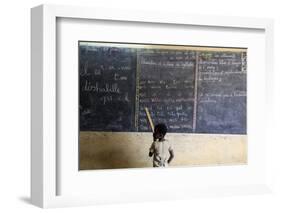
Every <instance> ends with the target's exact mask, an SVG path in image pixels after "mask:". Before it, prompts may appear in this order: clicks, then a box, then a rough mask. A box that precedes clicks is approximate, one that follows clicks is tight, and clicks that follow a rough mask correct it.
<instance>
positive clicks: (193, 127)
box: [192, 52, 199, 132]
mask: <svg viewBox="0 0 281 213" xmlns="http://www.w3.org/2000/svg"><path fill="white" fill-rule="evenodd" d="M198 60H199V54H198V52H196V59H195V74H194V105H193V122H192V125H193V126H192V130H193V132H195V131H196V120H197V92H198V88H197V87H198V83H197V82H198Z"/></svg>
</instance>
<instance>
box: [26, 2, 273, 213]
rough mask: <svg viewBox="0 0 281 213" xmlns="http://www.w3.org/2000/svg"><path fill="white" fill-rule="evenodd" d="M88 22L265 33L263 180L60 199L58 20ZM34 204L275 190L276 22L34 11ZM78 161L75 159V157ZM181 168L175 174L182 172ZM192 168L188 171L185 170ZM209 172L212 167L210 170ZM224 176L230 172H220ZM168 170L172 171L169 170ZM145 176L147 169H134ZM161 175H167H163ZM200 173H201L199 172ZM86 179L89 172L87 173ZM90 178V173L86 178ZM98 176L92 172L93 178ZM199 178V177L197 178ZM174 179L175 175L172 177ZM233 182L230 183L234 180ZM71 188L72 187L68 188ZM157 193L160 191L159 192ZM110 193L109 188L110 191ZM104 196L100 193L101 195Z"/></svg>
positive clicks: (67, 9)
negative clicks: (272, 152) (272, 159)
mask: <svg viewBox="0 0 281 213" xmlns="http://www.w3.org/2000/svg"><path fill="white" fill-rule="evenodd" d="M58 18H65V19H76V18H77V19H87V20H101V21H102V20H108V21H119V22H136V23H153V24H156V25H157V24H158V25H167V26H168V27H169V26H173V25H175V26H176V25H187V26H188V25H193V26H201V27H214V28H215V27H220V28H221V27H223V28H227V29H229V30H231V29H256V30H261V31H264V35H265V39H264V41H265V52H264V54H265V59H264V60H265V69H264V74H265V75H266V79H265V86H266V87H265V89H264V90H265V91H263V92H264V93H265V95H266V104H265V106H264V107H266V112H267V114H266V117H265V118H266V119H265V121H264V122H265V125H266V127H265V133H264V138H265V141H264V142H263V144H262V146H263V147H267V152H266V151H265V150H263V151H262V152H261V153H260V154H261V155H262V156H263V158H264V159H266V161H265V162H264V164H265V165H264V166H263V167H262V168H261V169H259V171H258V172H259V173H264V174H263V175H264V176H265V178H264V179H262V181H260V180H259V181H257V180H256V181H253V182H254V184H249V183H246V182H245V183H235V182H233V184H232V185H229V184H228V185H217V186H210V187H208V186H206V185H201V187H200V183H198V184H197V185H196V184H195V187H194V188H188V191H187V190H186V189H187V188H185V187H184V186H183V187H182V188H177V187H174V186H171V187H170V188H169V189H167V190H165V191H164V194H165V195H167V193H169V192H171V193H170V194H171V195H169V196H158V197H155V196H154V195H156V194H157V193H156V194H154V195H153V194H152V195H151V196H145V194H144V193H143V194H140V193H137V190H136V193H135V194H133V191H130V193H129V192H127V194H126V193H124V195H123V196H120V195H119V193H116V192H114V193H112V194H113V195H112V196H110V194H106V193H104V194H102V193H101V194H96V195H95V196H91V195H87V194H85V195H83V194H82V195H58V184H61V183H60V182H59V181H58V180H59V178H58V174H59V173H60V169H61V168H60V167H59V166H58V162H57V161H58V159H59V158H60V156H59V154H60V153H59V152H58V146H57V143H56V141H57V137H58V136H57V134H58V133H57V128H56V126H57V116H58V115H57V110H56V109H57V87H58V84H59V83H60V82H58V81H57V74H56V70H57V58H56V55H57V54H56V51H57V42H56V36H57V19H58ZM31 27H32V29H31V42H32V45H31V56H32V63H31V65H32V66H31V78H32V79H31V80H32V88H31V90H32V91H31V97H32V103H31V112H32V115H31V116H32V118H31V131H32V133H31V201H32V203H33V204H35V205H37V206H40V207H43V208H47V207H59V206H76V205H91V204H97V203H114V202H115V203H116V202H129V201H133V202H138V201H143V200H164V199H178V198H186V197H197V196H214V195H219V196H220V195H233V194H237V195H241V194H252V193H264V192H270V191H271V169H270V168H271V164H270V163H271V162H270V158H269V154H268V150H270V143H269V142H270V137H271V136H270V132H271V131H272V130H271V129H272V128H271V125H272V124H271V123H272V122H271V119H272V110H271V109H272V108H273V97H272V94H271V91H272V89H273V85H272V82H273V80H272V79H273V21H272V20H271V19H257V18H241V17H216V16H203V15H188V14H173V13H169V14H167V13H159V12H157V13H153V12H151V11H150V12H148V11H122V10H113V9H101V8H85V7H74V6H57V5H56V6H54V5H41V6H38V7H35V8H32V10H31ZM73 157H74V158H76V156H73ZM184 169H185V168H181V169H179V170H178V171H177V172H179V174H180V172H181V171H183V170H184ZM186 169H188V168H186ZM206 169H209V170H210V168H206ZM221 169H222V170H224V171H225V172H226V171H228V170H229V168H228V169H226V168H221ZM167 171H168V172H169V170H167ZM114 172H115V171H110V172H109V173H105V174H104V175H105V176H109V175H112V174H113V173H114ZM135 172H136V173H137V174H138V175H140V176H143V175H144V171H143V170H138V171H135ZM159 173H163V175H167V174H168V173H167V172H166V171H165V172H164V171H159ZM198 174H199V173H198ZM84 175H85V174H84ZM86 175H87V174H86ZM93 175H94V174H93ZM195 176H196V175H195ZM171 178H174V176H171ZM230 182H231V181H230ZM70 190H71V189H70ZM155 190H156V191H157V190H158V193H161V191H159V189H155ZM109 191H110V190H109ZM99 192H101V191H99Z"/></svg>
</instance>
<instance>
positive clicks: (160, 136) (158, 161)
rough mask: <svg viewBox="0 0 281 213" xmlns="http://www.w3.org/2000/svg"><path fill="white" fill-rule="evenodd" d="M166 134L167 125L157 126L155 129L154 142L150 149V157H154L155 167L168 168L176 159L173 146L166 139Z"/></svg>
mask: <svg viewBox="0 0 281 213" xmlns="http://www.w3.org/2000/svg"><path fill="white" fill-rule="evenodd" d="M166 132H167V127H166V125H165V124H157V125H156V126H155V128H154V133H153V140H154V141H153V143H152V144H151V147H150V149H149V156H150V157H151V156H153V167H167V166H168V164H169V163H170V162H171V161H172V159H173V158H174V151H173V147H172V144H171V142H170V141H168V140H166V139H165V138H164V137H165V135H166Z"/></svg>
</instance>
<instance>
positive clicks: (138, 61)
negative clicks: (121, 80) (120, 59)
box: [135, 50, 141, 131]
mask: <svg viewBox="0 0 281 213" xmlns="http://www.w3.org/2000/svg"><path fill="white" fill-rule="evenodd" d="M140 63H141V62H140V52H139V50H137V69H136V103H135V108H136V109H135V128H136V131H138V130H139V125H138V123H139V90H140V88H139V79H140Z"/></svg>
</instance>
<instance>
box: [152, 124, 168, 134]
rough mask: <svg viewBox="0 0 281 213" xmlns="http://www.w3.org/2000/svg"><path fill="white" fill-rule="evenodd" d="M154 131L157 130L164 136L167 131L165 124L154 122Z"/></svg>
mask: <svg viewBox="0 0 281 213" xmlns="http://www.w3.org/2000/svg"><path fill="white" fill-rule="evenodd" d="M155 131H157V132H159V133H161V134H163V136H165V135H166V133H167V126H166V125H165V124H163V123H159V124H156V125H155V127H154V132H155Z"/></svg>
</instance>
